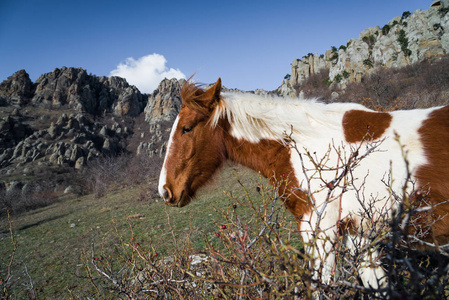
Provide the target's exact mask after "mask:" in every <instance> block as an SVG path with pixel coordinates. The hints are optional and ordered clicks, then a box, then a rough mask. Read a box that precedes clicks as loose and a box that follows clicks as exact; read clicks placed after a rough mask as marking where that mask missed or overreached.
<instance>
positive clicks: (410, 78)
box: [338, 58, 449, 111]
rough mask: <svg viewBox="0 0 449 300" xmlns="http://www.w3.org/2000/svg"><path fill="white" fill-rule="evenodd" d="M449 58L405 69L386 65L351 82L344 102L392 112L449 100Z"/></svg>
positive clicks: (429, 105)
mask: <svg viewBox="0 0 449 300" xmlns="http://www.w3.org/2000/svg"><path fill="white" fill-rule="evenodd" d="M448 70H449V59H447V58H445V59H440V60H438V61H433V62H432V61H423V62H420V63H415V64H411V65H408V66H406V67H403V68H383V69H378V70H376V71H374V72H373V73H370V74H368V75H366V76H364V77H363V79H362V82H361V83H351V84H348V86H347V87H346V89H345V92H344V94H343V95H342V96H340V97H339V98H338V101H340V102H358V103H361V104H363V105H365V106H368V107H370V108H372V109H375V110H383V111H391V110H397V109H413V108H425V107H433V106H437V105H445V104H447V103H449V99H448V97H447V94H448V91H449V71H448Z"/></svg>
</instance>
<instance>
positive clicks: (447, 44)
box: [279, 0, 449, 95]
mask: <svg viewBox="0 0 449 300" xmlns="http://www.w3.org/2000/svg"><path fill="white" fill-rule="evenodd" d="M448 12H449V0H443V1H434V2H433V3H432V6H431V7H430V8H429V9H428V10H424V11H422V10H417V11H415V12H413V13H409V12H404V13H403V14H402V16H398V17H396V18H393V19H392V20H391V21H390V22H388V24H386V25H384V26H383V27H379V26H375V27H371V28H368V29H366V30H364V31H362V32H361V33H360V36H359V37H358V38H354V39H351V40H349V41H348V42H347V43H346V45H342V46H340V47H339V48H338V49H337V48H336V47H333V48H332V49H329V50H327V51H326V53H325V54H321V55H318V54H312V53H309V54H308V55H307V56H304V57H303V58H302V59H295V60H294V61H293V62H292V66H291V76H290V78H289V79H286V80H284V81H283V83H282V85H281V87H280V88H279V92H280V93H281V94H283V95H294V94H295V90H294V87H295V86H297V87H298V86H301V83H302V82H304V80H306V79H307V78H308V77H309V76H310V75H312V74H316V73H318V72H319V71H320V70H323V69H329V79H330V80H331V81H333V82H335V83H338V84H340V85H341V87H342V88H344V87H345V86H346V84H348V83H351V82H360V81H361V79H362V77H363V76H364V75H365V74H369V73H370V72H372V71H373V70H375V69H377V68H381V67H403V66H406V65H409V64H412V63H416V62H420V61H423V60H426V59H438V58H440V57H443V56H446V55H448V54H449V13H448Z"/></svg>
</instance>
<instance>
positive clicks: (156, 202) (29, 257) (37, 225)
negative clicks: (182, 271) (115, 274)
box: [0, 166, 266, 299]
mask: <svg viewBox="0 0 449 300" xmlns="http://www.w3.org/2000/svg"><path fill="white" fill-rule="evenodd" d="M238 172H239V174H240V175H239V176H237V173H236V170H235V167H233V166H228V167H226V168H225V169H224V170H223V172H222V175H221V176H219V177H218V178H216V179H215V180H214V181H213V183H211V184H210V185H209V186H208V187H206V188H205V189H203V190H202V191H201V192H200V193H199V195H198V197H197V199H195V200H194V201H193V202H192V203H190V204H189V205H187V206H185V207H183V208H170V207H166V206H165V205H164V204H163V203H162V201H161V200H160V199H158V198H155V199H151V200H149V201H139V200H138V199H139V188H140V189H141V188H142V187H123V188H116V189H115V190H113V191H111V192H110V193H108V194H107V195H106V196H105V197H102V198H99V199H96V198H94V197H93V195H88V196H83V197H76V196H64V197H63V198H61V200H60V201H59V202H58V203H55V204H53V205H51V206H48V207H45V208H41V209H37V210H35V211H32V212H27V213H24V214H21V215H18V216H13V217H12V220H13V223H12V229H13V234H14V238H15V241H16V244H17V251H16V253H15V263H14V265H13V273H14V278H15V279H18V277H20V278H19V280H18V281H17V283H15V284H14V286H13V293H14V294H15V295H16V296H17V298H19V299H20V298H26V293H27V291H26V290H27V289H26V287H24V284H28V283H29V279H28V277H27V276H26V275H25V274H24V269H25V268H24V264H26V266H27V268H28V272H29V274H30V276H31V278H32V281H33V284H34V287H35V290H36V293H37V297H38V299H42V298H45V299H61V298H68V293H67V287H68V288H70V289H71V290H73V291H76V293H82V292H83V290H86V289H90V288H92V287H91V286H90V284H89V282H88V281H87V279H85V278H82V274H83V271H82V257H81V255H82V253H83V252H86V253H90V251H91V244H92V243H94V245H96V247H97V249H98V248H99V247H100V245H103V247H104V248H103V249H112V248H113V247H114V245H117V244H118V242H119V238H118V236H121V237H123V238H124V239H125V240H126V239H131V236H132V235H134V239H135V241H136V242H139V243H140V244H141V245H146V244H148V245H149V244H151V245H157V246H155V247H156V249H155V250H156V251H157V252H158V253H160V254H161V255H163V256H164V257H165V256H169V255H170V254H171V253H172V251H173V240H174V239H173V234H174V235H175V237H176V239H177V240H178V242H180V243H183V242H185V241H187V239H189V241H190V245H191V247H192V248H193V251H194V252H195V251H198V252H199V251H201V250H202V249H203V248H204V241H205V237H209V238H210V237H213V236H214V235H215V232H217V231H218V230H219V229H218V227H219V226H218V225H219V224H217V223H216V222H217V220H223V218H222V217H221V211H223V210H225V209H226V208H227V207H229V206H230V205H232V204H233V202H235V199H236V198H237V199H238V200H239V201H240V200H241V201H242V203H243V202H244V199H245V191H244V190H243V189H242V187H241V185H240V184H239V182H238V181H237V178H238V177H240V178H242V181H243V183H244V185H245V186H246V187H247V191H248V193H250V194H251V195H252V196H251V197H253V196H254V197H255V195H256V194H257V192H256V188H255V186H256V184H255V182H260V181H262V183H263V184H265V183H266V181H265V180H261V179H260V178H259V176H258V175H257V174H254V173H253V172H251V171H249V170H247V169H244V168H240V167H238ZM156 181H157V180H156V179H152V180H150V183H149V184H153V185H155V184H157V182H156ZM224 191H232V195H233V197H235V198H234V199H232V198H231V197H229V196H228V195H226V194H225V193H224ZM238 209H239V212H240V214H241V215H243V216H246V217H247V218H248V219H247V220H248V222H251V221H250V218H251V215H250V213H249V211H250V209H248V208H244V207H242V206H241V205H240V206H239V207H238ZM168 218H169V219H170V224H169V222H168ZM170 225H171V228H172V229H173V233H172V231H171V228H170ZM8 227H9V226H8V222H7V220H2V221H1V224H0V232H1V234H0V257H1V258H2V260H3V264H5V263H7V262H8V260H9V257H10V255H11V253H12V244H11V241H10V233H9V229H8ZM131 227H132V229H131ZM1 268H2V269H1V271H2V274H4V272H5V266H4V265H2V267H1ZM76 293H75V294H76Z"/></svg>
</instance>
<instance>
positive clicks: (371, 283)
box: [345, 234, 386, 289]
mask: <svg viewBox="0 0 449 300" xmlns="http://www.w3.org/2000/svg"><path fill="white" fill-rule="evenodd" d="M345 244H346V247H348V249H349V250H350V252H351V254H352V255H356V254H359V255H360V257H359V258H358V260H359V261H360V265H359V266H358V273H359V276H360V279H362V282H363V285H364V286H365V287H367V288H373V289H378V288H382V287H384V286H385V284H386V274H385V271H384V270H383V269H382V266H381V265H380V260H379V251H377V250H376V249H373V248H372V247H370V245H369V240H368V239H367V238H364V237H360V236H357V235H350V234H347V235H346V236H345ZM361 250H362V251H363V252H362V253H361ZM356 259H357V258H356Z"/></svg>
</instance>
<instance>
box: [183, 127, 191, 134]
mask: <svg viewBox="0 0 449 300" xmlns="http://www.w3.org/2000/svg"><path fill="white" fill-rule="evenodd" d="M190 131H192V127H191V126H184V127H182V134H184V133H187V132H190Z"/></svg>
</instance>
